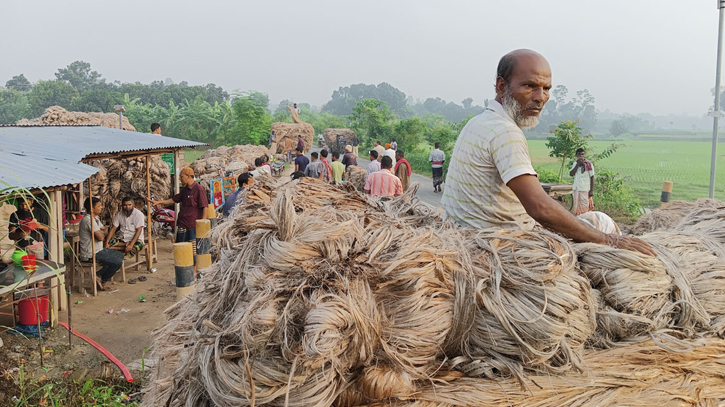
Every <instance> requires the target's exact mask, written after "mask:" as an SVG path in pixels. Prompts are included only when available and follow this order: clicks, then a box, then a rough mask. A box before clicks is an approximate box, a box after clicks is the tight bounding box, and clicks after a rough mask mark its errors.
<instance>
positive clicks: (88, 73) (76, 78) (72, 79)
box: [55, 61, 105, 92]
mask: <svg viewBox="0 0 725 407" xmlns="http://www.w3.org/2000/svg"><path fill="white" fill-rule="evenodd" d="M55 77H56V79H58V80H59V81H63V82H67V83H68V84H70V85H71V86H73V87H74V88H76V89H77V90H78V91H79V92H82V91H84V90H86V89H88V88H90V87H92V86H94V85H97V84H100V83H103V82H105V80H103V79H101V74H99V73H98V72H96V71H92V70H91V64H89V63H88V62H84V61H75V62H72V63H71V64H70V65H68V66H67V67H65V68H60V69H58V72H56V73H55Z"/></svg>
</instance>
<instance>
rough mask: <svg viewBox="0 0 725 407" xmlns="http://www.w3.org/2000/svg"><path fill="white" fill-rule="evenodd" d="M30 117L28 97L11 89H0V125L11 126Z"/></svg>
mask: <svg viewBox="0 0 725 407" xmlns="http://www.w3.org/2000/svg"><path fill="white" fill-rule="evenodd" d="M29 117H30V103H29V102H28V95H27V93H25V92H20V91H17V90H13V89H0V124H12V123H15V122H16V121H18V120H20V119H27V118H29Z"/></svg>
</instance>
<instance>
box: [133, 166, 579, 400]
mask: <svg viewBox="0 0 725 407" xmlns="http://www.w3.org/2000/svg"><path fill="white" fill-rule="evenodd" d="M414 194H415V188H413V189H411V191H409V192H408V193H407V194H404V195H403V196H400V197H397V198H394V199H391V198H382V199H378V198H372V197H369V196H366V195H363V194H360V193H359V192H357V191H354V190H353V188H352V186H351V185H349V184H347V183H346V184H345V185H343V186H342V187H341V188H340V189H338V188H336V187H333V186H330V185H328V184H325V183H324V182H322V181H320V180H317V179H311V178H302V179H300V180H297V181H293V182H290V183H288V184H284V185H282V184H266V183H265V182H259V183H255V184H254V186H253V188H252V189H251V190H249V191H244V192H242V195H241V197H240V199H241V202H242V203H240V204H239V205H238V206H237V207H236V208H235V210H234V212H233V213H232V216H231V217H230V219H228V220H227V221H225V222H224V223H222V224H221V225H219V227H217V228H215V229H214V230H213V231H212V235H213V237H212V239H213V240H214V241H215V242H216V247H217V248H218V250H219V260H218V261H217V262H216V263H215V264H214V265H213V266H212V267H211V268H210V269H209V270H208V271H206V272H205V273H204V277H203V278H202V279H201V280H200V281H199V282H198V284H197V286H196V290H195V291H194V292H193V293H192V294H191V295H190V296H189V297H187V298H186V299H184V300H182V301H181V302H179V303H177V304H176V305H174V306H173V307H172V308H170V309H169V310H167V312H166V319H167V323H166V324H165V325H164V326H163V327H161V328H160V329H159V330H157V331H156V332H155V334H154V341H155V343H157V344H158V345H157V347H156V352H157V355H158V356H159V364H158V367H157V370H156V372H155V380H153V381H152V382H151V383H150V385H149V389H148V393H147V394H146V396H145V397H144V403H145V404H146V405H159V404H165V405H169V406H182V405H220V406H232V405H236V406H248V405H252V404H256V405H274V406H282V405H293V406H302V405H318V406H329V405H333V404H335V405H343V404H345V405H361V404H369V403H371V402H375V401H382V400H387V399H389V398H395V397H398V398H414V397H415V394H416V389H417V387H418V386H419V385H420V384H421V383H429V382H430V381H431V380H435V377H436V375H438V374H439V373H440V369H441V366H444V365H447V362H446V361H454V360H455V363H453V362H451V365H450V367H449V369H459V370H460V371H450V372H447V374H448V375H449V376H450V377H461V376H463V375H465V374H469V373H470V374H471V375H474V376H478V375H481V372H480V371H479V370H477V369H476V365H478V364H487V365H489V366H495V367H497V368H499V371H500V372H501V373H503V374H511V373H513V374H520V373H521V371H523V369H524V368H531V369H535V370H543V371H547V372H552V371H554V372H561V371H565V370H567V369H569V368H571V367H573V366H577V364H578V360H579V358H580V356H579V355H577V352H579V351H580V349H581V344H582V343H583V339H582V338H585V337H586V333H585V332H587V331H591V330H592V329H593V313H592V310H591V307H590V304H591V303H592V299H591V297H590V294H589V291H588V285H587V284H584V283H586V280H585V279H584V278H583V276H582V275H581V274H577V273H578V272H577V271H576V270H575V268H574V266H573V265H574V255H573V252H572V249H571V247H568V246H567V244H568V243H567V242H566V241H565V240H564V239H562V238H561V237H558V236H556V235H553V234H545V235H543V236H541V237H534V236H529V235H525V234H524V235H520V234H515V233H513V234H512V233H509V232H505V231H500V232H488V233H483V232H482V233H481V234H479V233H476V232H473V231H468V230H463V229H459V228H457V227H456V226H455V225H454V224H453V223H451V222H450V221H444V220H442V218H441V215H440V213H438V212H431V210H430V209H429V208H427V207H425V206H424V205H422V204H420V202H418V201H417V199H416V198H415V196H414ZM529 240H531V241H529ZM524 265H526V266H524ZM566 278H570V279H571V281H569V282H567V281H564V280H565V279H566ZM500 304H507V306H511V307H517V306H518V307H524V308H526V309H525V310H522V309H516V310H513V309H507V310H500V309H498V307H499V306H500ZM588 307H589V308H588ZM537 320H541V321H542V322H540V324H539V325H540V327H538V328H536V327H535V326H534V325H535V324H536V323H537ZM474 321H481V322H478V323H477V325H476V326H475V327H473V328H472V324H473V322H474ZM483 321H488V323H490V324H491V326H492V328H491V329H492V330H489V328H487V327H486V328H484V326H483V325H484V322H483ZM188 344H193V345H192V346H187V345H188ZM481 344H485V346H489V345H490V346H491V348H490V349H480V348H479V346H481ZM210 355H215V356H214V357H210ZM491 370H494V369H493V368H492V369H491ZM229 377H234V378H235V379H234V381H233V382H234V384H233V385H230V382H229V381H228V379H227V378H229ZM182 378H183V379H182ZM253 389H254V390H253ZM252 393H254V394H255V396H254V398H255V400H254V402H253V401H252V400H251V394H252Z"/></svg>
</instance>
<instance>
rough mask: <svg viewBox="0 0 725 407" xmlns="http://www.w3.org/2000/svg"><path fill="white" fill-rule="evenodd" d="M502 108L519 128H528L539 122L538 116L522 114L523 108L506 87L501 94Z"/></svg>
mask: <svg viewBox="0 0 725 407" xmlns="http://www.w3.org/2000/svg"><path fill="white" fill-rule="evenodd" d="M503 110H504V111H506V113H508V115H509V116H511V118H512V119H514V122H515V123H516V125H517V126H519V128H520V129H530V128H532V127H536V125H537V124H539V116H538V115H536V116H529V117H526V116H524V109H523V107H521V105H520V104H519V102H517V101H516V99H514V95H513V94H512V93H511V90H510V89H508V88H507V89H506V92H504V94H503Z"/></svg>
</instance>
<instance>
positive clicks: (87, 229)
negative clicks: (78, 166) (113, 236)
mask: <svg viewBox="0 0 725 407" xmlns="http://www.w3.org/2000/svg"><path fill="white" fill-rule="evenodd" d="M91 201H92V202H93V204H92V206H91ZM85 208H86V211H87V212H88V215H86V216H84V217H83V219H81V223H80V231H79V234H78V236H79V238H80V243H81V253H80V259H81V261H84V262H92V261H93V251H94V250H95V253H96V262H98V263H101V266H102V267H101V269H100V270H96V286H97V287H98V290H99V291H110V290H111V287H109V286H108V282H109V281H111V279H112V278H113V275H114V274H116V272H117V271H118V269H120V268H121V265H123V253H121V252H120V251H118V250H111V249H106V248H104V247H103V241H104V240H105V238H106V232H108V230H107V229H106V227H105V226H103V224H102V223H101V219H100V218H99V216H100V214H101V212H102V211H103V204H102V203H101V200H100V199H98V198H92V199H91V198H88V199H86V202H85ZM91 225H92V226H91ZM91 228H92V230H91ZM91 235H92V236H93V238H94V239H93V244H92V243H91Z"/></svg>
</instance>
